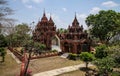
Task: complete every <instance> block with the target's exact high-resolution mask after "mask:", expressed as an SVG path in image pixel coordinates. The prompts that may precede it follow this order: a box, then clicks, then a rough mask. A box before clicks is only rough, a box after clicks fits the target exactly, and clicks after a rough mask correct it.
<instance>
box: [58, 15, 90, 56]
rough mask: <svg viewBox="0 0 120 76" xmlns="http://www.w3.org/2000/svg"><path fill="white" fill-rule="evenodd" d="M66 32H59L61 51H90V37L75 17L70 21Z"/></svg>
mask: <svg viewBox="0 0 120 76" xmlns="http://www.w3.org/2000/svg"><path fill="white" fill-rule="evenodd" d="M67 30H68V32H67V33H62V34H59V35H58V36H59V38H60V45H61V46H60V47H61V50H62V52H70V53H78V54H79V53H81V52H85V51H87V52H89V51H90V43H91V41H90V39H89V38H88V34H87V32H85V31H83V26H82V25H81V26H80V25H79V22H78V20H77V18H76V15H75V18H74V20H73V22H72V26H70V25H69V26H68V29H67Z"/></svg>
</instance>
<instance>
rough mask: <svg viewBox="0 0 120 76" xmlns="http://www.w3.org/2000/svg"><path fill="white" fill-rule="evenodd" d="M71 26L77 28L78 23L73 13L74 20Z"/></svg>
mask: <svg viewBox="0 0 120 76" xmlns="http://www.w3.org/2000/svg"><path fill="white" fill-rule="evenodd" d="M72 24H73V26H78V25H79V22H78V20H77V17H76V12H75V18H74V20H73V23H72Z"/></svg>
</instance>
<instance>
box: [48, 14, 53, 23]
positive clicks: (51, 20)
mask: <svg viewBox="0 0 120 76" xmlns="http://www.w3.org/2000/svg"><path fill="white" fill-rule="evenodd" d="M49 23H54V22H53V19H52V17H51V15H50V19H49Z"/></svg>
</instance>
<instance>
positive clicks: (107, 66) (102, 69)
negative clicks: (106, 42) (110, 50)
mask: <svg viewBox="0 0 120 76" xmlns="http://www.w3.org/2000/svg"><path fill="white" fill-rule="evenodd" d="M94 64H95V65H96V66H97V68H98V70H99V74H100V76H103V75H107V76H108V75H109V73H111V72H112V71H113V67H114V64H115V63H114V59H113V58H111V57H106V58H102V59H96V60H95V61H94Z"/></svg>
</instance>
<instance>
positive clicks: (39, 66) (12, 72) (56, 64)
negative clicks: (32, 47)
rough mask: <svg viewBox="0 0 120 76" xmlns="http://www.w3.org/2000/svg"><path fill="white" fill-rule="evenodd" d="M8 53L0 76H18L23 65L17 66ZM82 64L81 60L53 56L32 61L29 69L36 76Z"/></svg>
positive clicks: (0, 67) (0, 69)
mask: <svg viewBox="0 0 120 76" xmlns="http://www.w3.org/2000/svg"><path fill="white" fill-rule="evenodd" d="M8 53H9V52H7V55H6V58H5V62H4V63H0V76H16V75H18V74H19V73H20V67H21V64H17V63H16V61H15V60H14V59H13V58H12V57H11V55H10V54H8ZM0 60H1V57H0ZM81 63H83V62H82V61H79V60H78V61H73V60H68V59H65V58H61V57H59V56H53V57H47V58H40V59H35V60H31V62H30V64H29V68H30V69H31V70H32V73H33V74H35V73H39V72H44V71H49V70H53V69H58V68H63V67H66V66H71V65H77V64H81Z"/></svg>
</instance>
